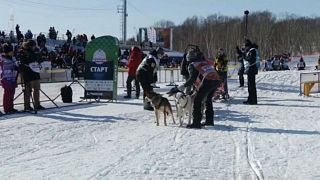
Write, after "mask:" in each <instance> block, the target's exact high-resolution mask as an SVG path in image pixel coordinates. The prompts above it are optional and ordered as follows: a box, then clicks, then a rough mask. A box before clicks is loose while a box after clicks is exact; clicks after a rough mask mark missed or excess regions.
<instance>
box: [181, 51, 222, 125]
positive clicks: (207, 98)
mask: <svg viewBox="0 0 320 180" xmlns="http://www.w3.org/2000/svg"><path fill="white" fill-rule="evenodd" d="M186 59H187V60H188V62H190V64H189V66H188V71H189V75H190V76H189V79H188V80H187V81H186V82H185V83H184V84H182V85H180V86H178V87H177V89H178V90H179V91H184V90H185V88H186V87H190V86H192V85H194V84H197V83H196V81H197V79H198V78H199V80H200V82H201V83H200V85H198V88H197V91H196V94H195V97H194V102H193V112H192V116H193V122H192V124H190V125H187V128H196V129H200V128H201V126H202V125H208V126H213V125H214V122H213V119H214V117H213V116H214V111H213V107H212V96H213V94H214V92H215V91H216V89H217V88H218V87H219V85H220V80H221V79H220V76H219V74H218V72H217V71H216V70H215V68H214V67H213V66H212V65H211V64H210V63H209V62H208V61H206V60H205V58H204V56H203V53H202V52H200V51H198V50H194V49H193V50H191V51H189V52H188V54H187V55H186ZM203 102H205V105H206V110H205V116H206V121H205V123H203V124H201V119H202V116H203V115H202V103H203Z"/></svg>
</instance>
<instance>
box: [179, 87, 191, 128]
mask: <svg viewBox="0 0 320 180" xmlns="http://www.w3.org/2000/svg"><path fill="white" fill-rule="evenodd" d="M192 97H193V96H192V95H186V94H185V93H183V92H177V93H176V94H175V95H174V100H175V103H176V108H177V118H178V119H179V122H180V126H182V124H183V120H184V118H185V116H186V115H188V116H189V121H188V124H191V118H192V106H193V98H192Z"/></svg>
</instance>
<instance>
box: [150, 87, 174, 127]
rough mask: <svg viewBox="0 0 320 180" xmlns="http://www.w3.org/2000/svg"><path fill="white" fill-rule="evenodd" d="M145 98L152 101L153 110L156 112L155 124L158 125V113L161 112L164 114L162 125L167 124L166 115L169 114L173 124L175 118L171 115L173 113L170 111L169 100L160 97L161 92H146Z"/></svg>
mask: <svg viewBox="0 0 320 180" xmlns="http://www.w3.org/2000/svg"><path fill="white" fill-rule="evenodd" d="M146 96H147V97H146V98H147V99H148V100H149V101H150V102H151V103H152V105H153V107H154V112H155V114H156V121H157V126H159V116H160V113H161V112H162V113H163V115H164V125H165V126H167V120H166V118H167V115H168V114H170V115H171V117H172V121H173V123H174V124H175V123H176V122H175V120H174V117H173V113H172V108H171V104H170V102H169V100H168V99H167V98H165V97H162V95H161V94H158V93H156V92H153V91H151V92H148V93H146Z"/></svg>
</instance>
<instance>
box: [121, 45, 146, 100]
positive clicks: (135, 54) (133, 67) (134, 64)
mask: <svg viewBox="0 0 320 180" xmlns="http://www.w3.org/2000/svg"><path fill="white" fill-rule="evenodd" d="M141 61H142V51H141V50H140V49H139V48H138V47H136V46H133V47H132V48H131V50H130V55H129V62H128V68H129V71H128V78H127V95H126V96H124V98H131V90H132V84H131V82H132V81H133V80H135V85H136V98H137V99H138V98H139V96H140V85H139V81H138V79H137V78H136V72H137V68H138V66H139V65H140V63H141Z"/></svg>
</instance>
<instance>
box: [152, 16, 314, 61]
mask: <svg viewBox="0 0 320 180" xmlns="http://www.w3.org/2000/svg"><path fill="white" fill-rule="evenodd" d="M159 24H161V23H158V25H159ZM162 26H173V24H172V23H170V22H167V23H164V22H162ZM247 33H248V38H249V39H251V40H252V41H253V42H255V43H256V44H258V46H259V49H260V54H261V57H262V58H266V57H271V56H272V55H276V54H283V53H290V54H291V55H300V54H302V53H312V52H319V50H320V18H319V17H315V18H310V17H297V16H295V15H285V16H284V18H281V19H280V18H279V19H277V18H276V16H274V15H273V14H272V13H270V12H268V11H264V12H254V13H250V14H249V16H248V32H247ZM244 35H245V16H244V15H243V17H242V18H239V17H228V16H221V15H211V16H208V17H207V18H199V17H192V18H188V19H186V20H185V21H184V22H183V23H182V24H181V25H178V26H174V31H173V47H174V49H175V50H178V51H184V49H185V47H186V46H187V45H188V44H196V45H199V46H200V48H201V49H202V51H203V52H204V53H205V54H206V56H207V57H209V58H212V57H215V55H216V54H215V53H216V52H217V49H219V48H225V50H226V52H227V53H228V55H229V57H231V58H233V59H234V58H235V56H236V54H235V47H236V45H240V46H241V45H242V44H243V42H244Z"/></svg>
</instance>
